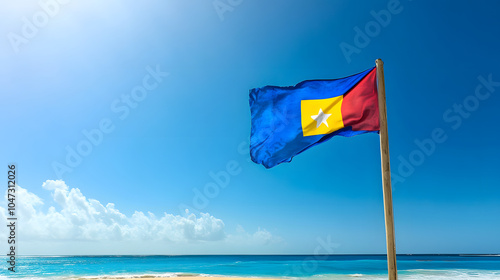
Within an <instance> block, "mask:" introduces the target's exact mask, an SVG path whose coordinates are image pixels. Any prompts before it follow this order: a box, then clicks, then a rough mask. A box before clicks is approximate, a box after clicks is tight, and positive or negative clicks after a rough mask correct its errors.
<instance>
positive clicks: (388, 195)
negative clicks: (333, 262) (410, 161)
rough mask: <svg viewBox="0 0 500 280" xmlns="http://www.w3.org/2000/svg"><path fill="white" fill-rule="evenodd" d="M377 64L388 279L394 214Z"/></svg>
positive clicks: (392, 272) (393, 278)
mask: <svg viewBox="0 0 500 280" xmlns="http://www.w3.org/2000/svg"><path fill="white" fill-rule="evenodd" d="M375 64H376V65H377V82H378V83H377V89H378V108H379V112H380V157H381V159H382V185H383V189H384V212H385V213H384V214H385V235H386V242H387V268H388V270H389V280H397V279H398V269H397V267H396V241H395V239H394V214H393V211H392V189H391V165H390V161H389V135H388V133H387V108H386V104H385V82H384V62H382V59H380V58H379V59H377V60H376V61H375Z"/></svg>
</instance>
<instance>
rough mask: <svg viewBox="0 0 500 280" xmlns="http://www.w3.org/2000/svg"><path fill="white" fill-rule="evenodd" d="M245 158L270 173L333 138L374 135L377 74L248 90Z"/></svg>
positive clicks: (377, 120) (365, 73) (370, 71)
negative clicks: (248, 132)
mask: <svg viewBox="0 0 500 280" xmlns="http://www.w3.org/2000/svg"><path fill="white" fill-rule="evenodd" d="M250 111H251V115H252V130H251V136H250V155H251V158H252V160H253V161H254V162H255V163H259V164H263V165H264V166H265V167H266V168H271V167H273V166H276V165H278V164H280V163H282V162H290V161H291V160H292V158H293V157H294V156H295V155H297V154H300V153H301V152H303V151H305V150H307V149H308V148H310V147H312V146H314V145H316V144H318V143H321V142H324V141H326V140H328V139H330V138H332V137H333V136H335V135H341V136H346V137H350V136H354V135H358V134H362V133H367V132H378V131H379V130H380V126H379V109H378V96H377V84H376V68H375V67H374V68H371V69H368V70H366V71H364V72H361V73H359V74H356V75H352V76H349V77H346V78H341V79H335V80H310V81H304V82H301V83H299V84H297V85H296V86H293V87H275V86H266V87H263V88H256V89H252V90H250Z"/></svg>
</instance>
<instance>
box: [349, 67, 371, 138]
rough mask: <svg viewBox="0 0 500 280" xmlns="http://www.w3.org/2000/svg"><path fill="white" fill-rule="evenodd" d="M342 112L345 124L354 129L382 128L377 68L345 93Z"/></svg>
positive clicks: (369, 129)
mask: <svg viewBox="0 0 500 280" xmlns="http://www.w3.org/2000/svg"><path fill="white" fill-rule="evenodd" d="M341 112H342V120H343V122H344V126H345V127H347V126H352V130H353V131H360V130H366V131H377V130H380V123H379V112H378V95H377V72H376V68H374V69H373V70H372V71H370V73H368V75H366V76H365V77H364V78H363V79H362V80H361V81H360V82H359V83H358V84H357V85H355V86H354V87H353V88H352V89H351V90H350V91H349V92H348V93H346V94H344V99H343V101H342V108H341Z"/></svg>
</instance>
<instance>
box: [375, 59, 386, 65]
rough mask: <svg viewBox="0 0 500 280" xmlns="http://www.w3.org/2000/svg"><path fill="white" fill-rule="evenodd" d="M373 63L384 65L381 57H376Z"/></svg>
mask: <svg viewBox="0 0 500 280" xmlns="http://www.w3.org/2000/svg"><path fill="white" fill-rule="evenodd" d="M375 65H377V66H379V65H380V66H383V65H384V62H383V61H382V59H380V58H377V59H376V60H375Z"/></svg>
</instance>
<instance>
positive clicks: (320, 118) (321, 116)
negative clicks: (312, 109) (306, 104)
mask: <svg viewBox="0 0 500 280" xmlns="http://www.w3.org/2000/svg"><path fill="white" fill-rule="evenodd" d="M331 115H332V114H325V113H323V110H321V108H319V112H318V114H317V115H314V116H311V118H312V119H313V120H315V121H316V128H318V127H319V126H320V125H321V124H322V123H324V124H325V125H326V127H328V122H327V121H326V120H327V119H328V118H329V117H330V116H331Z"/></svg>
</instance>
